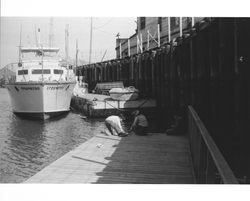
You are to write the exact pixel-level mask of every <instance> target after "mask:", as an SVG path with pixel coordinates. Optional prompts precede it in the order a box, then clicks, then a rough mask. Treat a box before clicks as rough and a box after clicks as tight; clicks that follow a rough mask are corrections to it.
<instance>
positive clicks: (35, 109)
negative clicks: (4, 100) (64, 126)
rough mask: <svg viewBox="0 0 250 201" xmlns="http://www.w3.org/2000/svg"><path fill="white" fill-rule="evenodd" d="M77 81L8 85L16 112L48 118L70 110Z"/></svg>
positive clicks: (37, 117)
mask: <svg viewBox="0 0 250 201" xmlns="http://www.w3.org/2000/svg"><path fill="white" fill-rule="evenodd" d="M74 85H75V83H74V82H64V83H13V84H9V85H6V88H7V89H8V92H9V95H10V98H11V104H12V109H13V112H14V113H15V114H20V115H22V116H26V117H33V118H35V119H48V118H51V117H54V116H57V115H60V114H62V113H64V112H68V111H69V110H70V101H71V96H72V92H73V88H74Z"/></svg>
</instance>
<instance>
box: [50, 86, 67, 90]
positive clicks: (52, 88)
mask: <svg viewBox="0 0 250 201" xmlns="http://www.w3.org/2000/svg"><path fill="white" fill-rule="evenodd" d="M63 88H64V86H56V87H47V89H48V90H58V89H63Z"/></svg>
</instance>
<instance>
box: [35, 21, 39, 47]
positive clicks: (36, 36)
mask: <svg viewBox="0 0 250 201" xmlns="http://www.w3.org/2000/svg"><path fill="white" fill-rule="evenodd" d="M36 32H37V29H36V25H35V39H36V47H38V40H37V33H36Z"/></svg>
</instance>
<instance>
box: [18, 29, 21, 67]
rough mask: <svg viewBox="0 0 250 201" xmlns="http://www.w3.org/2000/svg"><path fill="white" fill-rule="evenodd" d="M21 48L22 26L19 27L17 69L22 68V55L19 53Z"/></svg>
mask: <svg viewBox="0 0 250 201" xmlns="http://www.w3.org/2000/svg"><path fill="white" fill-rule="evenodd" d="M21 47H22V24H21V25H20V41H19V55H18V57H19V58H18V67H21V66H22V58H21V57H22V55H21V54H22V53H21Z"/></svg>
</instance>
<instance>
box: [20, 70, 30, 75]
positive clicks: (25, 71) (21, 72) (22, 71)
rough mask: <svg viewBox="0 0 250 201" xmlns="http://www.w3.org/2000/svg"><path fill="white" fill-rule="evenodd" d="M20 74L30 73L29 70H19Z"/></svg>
mask: <svg viewBox="0 0 250 201" xmlns="http://www.w3.org/2000/svg"><path fill="white" fill-rule="evenodd" d="M18 75H28V70H19V71H18Z"/></svg>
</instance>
